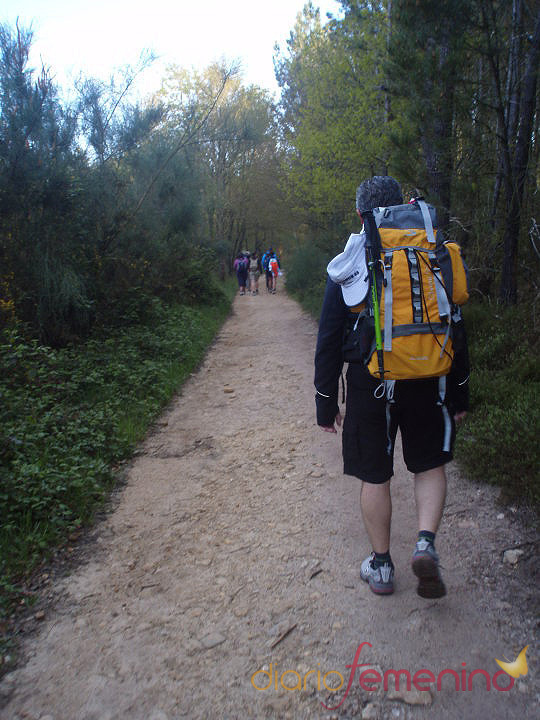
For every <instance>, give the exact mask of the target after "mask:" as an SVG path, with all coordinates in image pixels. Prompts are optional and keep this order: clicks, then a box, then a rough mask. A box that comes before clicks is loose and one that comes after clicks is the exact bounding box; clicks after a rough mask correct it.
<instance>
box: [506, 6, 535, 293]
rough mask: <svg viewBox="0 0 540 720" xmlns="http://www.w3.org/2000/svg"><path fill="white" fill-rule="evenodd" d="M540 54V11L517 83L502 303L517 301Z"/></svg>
mask: <svg viewBox="0 0 540 720" xmlns="http://www.w3.org/2000/svg"><path fill="white" fill-rule="evenodd" d="M539 58H540V11H538V15H537V18H536V25H535V28H534V34H533V36H532V38H531V41H530V47H529V50H528V52H527V56H526V66H525V74H524V76H523V80H522V84H521V86H522V87H521V102H520V106H519V130H518V136H517V141H516V149H515V153H514V161H513V163H512V175H513V178H512V179H513V182H512V186H511V192H510V195H509V197H507V213H506V226H505V232H504V240H503V245H504V256H503V265H502V275H501V287H500V299H501V301H502V302H503V303H505V304H514V303H515V302H516V301H517V255H518V240H519V232H520V225H521V204H522V201H523V190H524V187H525V183H526V180H527V165H528V160H529V151H530V147H531V134H532V127H533V120H534V112H535V107H536V84H537V78H538V61H539Z"/></svg>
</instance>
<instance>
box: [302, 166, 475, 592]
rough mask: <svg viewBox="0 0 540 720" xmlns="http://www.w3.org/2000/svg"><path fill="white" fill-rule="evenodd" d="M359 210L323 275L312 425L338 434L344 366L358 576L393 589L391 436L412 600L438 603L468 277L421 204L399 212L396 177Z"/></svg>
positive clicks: (379, 180) (460, 399)
mask: <svg viewBox="0 0 540 720" xmlns="http://www.w3.org/2000/svg"><path fill="white" fill-rule="evenodd" d="M356 207H357V212H358V214H359V216H360V218H361V219H363V222H364V227H363V229H362V232H361V233H359V234H356V235H355V234H353V235H351V237H350V238H349V241H348V243H347V245H346V246H345V250H344V251H343V253H341V254H340V255H338V256H337V257H336V258H334V260H332V261H331V262H330V263H329V265H328V274H329V277H328V280H327V285H326V291H325V297H324V301H323V307H322V312H321V317H320V323H319V333H318V338H317V349H316V353H315V388H316V406H317V423H318V425H319V426H321V428H322V429H323V430H325V431H326V432H331V433H336V432H337V431H336V425H338V426H340V425H341V424H342V417H341V414H340V410H339V405H338V385H339V378H340V376H341V372H342V368H343V364H344V361H348V362H349V365H348V369H347V376H346V377H347V398H346V414H345V419H344V422H343V436H342V446H343V461H344V473H345V474H347V475H353V476H356V477H358V478H359V479H360V480H362V488H361V495H360V504H361V511H362V516H363V520H364V525H365V528H366V532H367V535H368V537H369V540H370V543H371V547H372V553H371V554H370V555H369V556H368V557H367V558H366V559H365V560H364V561H363V562H362V564H361V569H360V576H361V578H362V579H363V580H364V581H366V582H367V583H368V584H369V587H370V589H371V590H372V592H374V593H376V594H380V595H387V594H391V593H392V592H393V591H394V565H393V562H392V559H391V556H390V527H391V515H392V503H391V494H390V479H391V477H392V475H393V451H394V441H395V438H396V434H397V430H398V428H399V429H400V431H401V437H402V445H403V455H404V460H405V464H406V465H407V468H408V470H409V471H410V472H412V473H413V474H414V481H415V499H416V509H417V518H418V537H417V541H416V546H415V548H414V552H413V556H412V570H413V572H414V573H415V575H416V576H417V578H418V589H417V592H418V594H419V595H420V596H421V597H426V598H439V597H442V596H443V595H445V594H446V589H445V586H444V583H443V580H442V577H441V573H440V569H439V558H438V555H437V553H436V551H435V542H434V541H435V534H436V532H437V530H438V527H439V523H440V521H441V518H442V514H443V508H444V502H445V497H446V476H445V470H444V466H445V464H446V463H447V462H449V461H450V460H451V459H452V448H453V442H454V437H455V423H456V421H459V420H461V419H462V418H463V417H464V416H465V414H466V410H467V408H468V385H467V382H468V375H469V360H468V352H467V347H466V340H465V334H464V330H463V322H462V321H461V318H460V312H459V307H458V303H460V302H464V301H465V300H466V298H467V297H468V294H467V290H466V287H465V288H464V289H463V288H461V289H460V287H458V285H459V282H466V281H465V280H462V278H465V274H464V273H465V270H464V266H463V263H462V261H461V256H460V255H459V249H457V251H456V248H457V246H455V247H454V248H452V256H451V257H450V252H449V250H448V248H447V247H446V243H443V242H442V241H441V240H440V238H441V237H442V235H440V231H438V230H435V229H434V228H436V217H435V211H434V209H433V208H431V207H430V206H427V204H426V203H425V202H423V200H421V199H418V200H415V201H414V203H412V204H411V205H403V198H402V194H401V188H400V186H399V184H398V183H397V181H396V180H394V178H391V177H389V176H375V177H373V178H371V179H369V180H366V181H365V182H363V183H362V184H361V185H360V186H359V187H358V189H357V195H356ZM448 245H450V244H448ZM423 246H425V247H426V249H424V247H423ZM441 268H442V270H444V277H445V278H446V281H445V280H444V279H443V273H442V270H441ZM449 268H450V269H449ZM452 270H453V271H454V273H452ZM462 270H463V272H462ZM403 278H405V279H403ZM448 278H450V279H448ZM453 278H455V279H453ZM448 284H453V285H455V289H450V290H449V289H448V287H447V285H448ZM428 301H429V302H431V303H435V305H434V308H435V309H433V308H432V307H431V306H430V305H429V303H428ZM402 303H403V306H402ZM437 303H438V304H437ZM381 316H382V317H381ZM400 316H403V318H404V319H402V320H401V321H399V317H400ZM398 321H399V322H401V323H402V324H401V325H399V326H398ZM394 326H396V327H394ZM344 338H345V340H344ZM383 342H384V345H383ZM415 343H417V344H418V348H419V349H413V348H414V347H415V345H414V344H415ZM407 344H408V345H407ZM431 345H432V346H433V349H432V348H431V347H430V346H431ZM402 347H404V348H405V350H404V353H403V357H402V358H400V357H399V353H400V348H402ZM396 358H397V359H396ZM428 358H429V360H428ZM429 362H433V363H434V365H433V367H426V364H429ZM409 365H410V367H409ZM418 368H421V369H418ZM422 368H423V369H422ZM396 378H398V379H396Z"/></svg>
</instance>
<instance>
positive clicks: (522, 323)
mask: <svg viewBox="0 0 540 720" xmlns="http://www.w3.org/2000/svg"><path fill="white" fill-rule="evenodd" d="M465 319H466V322H467V329H468V335H469V344H470V353H471V368H472V370H471V413H470V415H469V416H468V418H467V420H466V421H465V426H464V427H463V428H462V430H461V432H460V433H458V443H457V458H458V461H459V462H460V464H461V465H462V467H463V468H464V469H465V471H466V473H467V475H468V477H470V478H472V479H474V480H478V481H481V482H489V483H492V484H494V485H498V486H500V487H501V488H502V493H503V497H504V498H505V499H506V500H511V501H513V502H518V503H519V502H521V503H524V504H526V505H529V506H533V507H535V509H536V510H538V508H539V507H540V483H539V480H540V478H539V476H538V468H539V467H540V456H539V452H538V439H537V429H538V427H539V425H540V409H539V406H538V403H537V402H536V398H537V397H538V393H539V391H540V367H539V363H538V351H539V347H538V333H537V332H535V322H534V317H533V313H532V311H531V306H530V305H521V306H516V307H514V308H512V309H505V308H504V307H502V306H500V305H493V304H491V303H486V302H476V303H474V304H471V305H470V306H467V307H466V312H465ZM536 330H537V328H536Z"/></svg>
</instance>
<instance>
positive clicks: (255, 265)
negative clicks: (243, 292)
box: [249, 250, 262, 295]
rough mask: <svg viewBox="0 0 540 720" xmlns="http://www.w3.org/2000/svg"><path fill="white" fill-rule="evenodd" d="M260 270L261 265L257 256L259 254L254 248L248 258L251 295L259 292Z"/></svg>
mask: <svg viewBox="0 0 540 720" xmlns="http://www.w3.org/2000/svg"><path fill="white" fill-rule="evenodd" d="M261 272H262V265H261V261H260V258H259V254H258V253H257V251H256V250H255V251H254V252H252V253H251V255H250V258H249V279H250V288H251V294H252V295H258V294H259V276H260V274H261Z"/></svg>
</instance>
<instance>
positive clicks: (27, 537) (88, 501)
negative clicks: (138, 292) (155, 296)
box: [0, 290, 230, 585]
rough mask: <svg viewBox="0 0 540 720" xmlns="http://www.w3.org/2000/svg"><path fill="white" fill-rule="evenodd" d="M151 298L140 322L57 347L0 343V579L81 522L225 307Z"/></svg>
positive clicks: (11, 334) (219, 298) (12, 336)
mask: <svg viewBox="0 0 540 720" xmlns="http://www.w3.org/2000/svg"><path fill="white" fill-rule="evenodd" d="M229 302H230V296H229V297H225V295H224V293H223V290H219V292H217V293H216V294H215V295H214V297H213V302H212V303H211V304H210V303H209V304H208V305H207V306H206V307H205V308H199V309H195V308H190V307H185V306H183V307H181V306H176V307H170V308H168V307H167V306H165V305H164V304H163V303H161V302H160V301H158V300H154V301H153V303H152V308H151V312H149V313H148V317H147V321H146V322H145V323H144V324H133V325H131V326H128V327H126V328H124V329H120V330H119V329H116V330H114V331H108V332H102V333H100V334H96V335H95V336H94V337H92V338H91V339H89V340H87V341H86V342H85V343H84V344H80V345H77V346H70V347H67V348H64V349H60V350H53V349H51V348H50V347H45V346H42V345H40V344H39V343H38V342H37V341H36V340H28V339H27V338H25V337H24V336H23V335H21V334H20V332H19V333H18V332H15V331H4V333H3V335H2V338H1V343H0V369H1V372H0V377H1V380H0V398H1V402H0V474H1V483H0V488H1V489H0V517H1V518H2V522H1V526H0V577H1V578H2V583H3V585H9V584H12V585H13V583H14V582H15V581H16V580H17V578H19V577H20V576H21V574H23V573H24V572H26V571H27V570H29V569H31V568H32V567H33V566H34V565H35V563H36V562H37V561H38V560H39V559H40V558H41V557H42V556H43V555H44V554H45V553H47V552H48V551H49V550H50V549H51V548H52V547H54V546H55V545H57V544H58V543H60V542H62V540H63V539H64V538H65V537H66V536H67V534H68V533H69V532H71V531H73V530H74V529H76V528H79V527H81V526H83V525H85V524H87V523H88V522H89V521H90V520H91V519H92V516H93V514H94V512H95V510H96V508H97V507H99V505H100V504H102V503H103V501H104V499H105V498H106V495H107V492H108V490H109V489H110V488H111V487H112V484H113V482H114V472H113V466H114V464H115V463H118V462H119V461H120V460H122V459H124V458H126V457H128V456H129V455H130V453H131V452H132V450H133V448H134V446H135V443H136V442H137V441H139V440H140V439H141V438H142V437H143V435H144V433H145V432H146V429H147V427H148V425H149V423H150V422H151V421H152V420H153V419H154V418H155V417H156V416H157V414H158V413H159V411H160V410H161V409H162V408H163V407H164V405H166V403H167V402H169V400H170V399H171V397H172V395H173V394H174V393H175V392H176V391H177V390H178V388H179V387H180V385H181V384H182V382H183V381H184V380H185V379H186V377H187V376H188V375H189V373H190V372H191V371H192V370H193V369H194V367H195V366H196V365H197V364H198V363H199V362H200V360H201V358H202V356H203V354H204V352H205V350H206V348H207V346H208V345H209V343H210V342H211V340H212V338H213V336H214V334H215V332H216V330H217V329H218V327H219V325H220V324H221V322H222V321H223V319H224V317H225V315H226V313H227V312H228V308H229Z"/></svg>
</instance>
